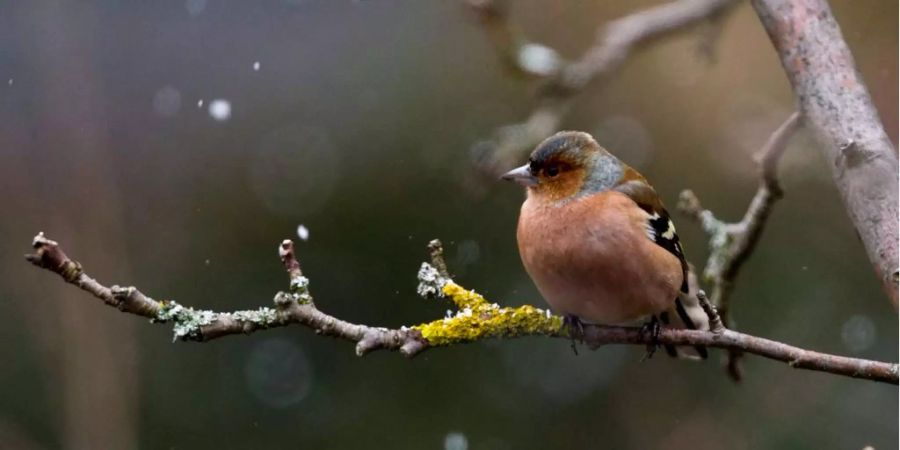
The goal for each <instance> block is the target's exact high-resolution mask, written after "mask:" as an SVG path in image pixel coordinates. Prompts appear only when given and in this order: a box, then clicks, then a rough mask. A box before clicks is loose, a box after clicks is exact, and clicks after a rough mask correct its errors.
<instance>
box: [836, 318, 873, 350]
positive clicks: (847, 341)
mask: <svg viewBox="0 0 900 450" xmlns="http://www.w3.org/2000/svg"><path fill="white" fill-rule="evenodd" d="M875 331H876V330H875V323H874V322H872V319H870V318H869V317H868V316H864V315H862V314H857V315H855V316H853V317H850V318H849V319H847V321H846V322H844V325H843V326H842V327H841V340H843V341H844V346H845V347H847V350H850V351H851V352H861V351H864V350H868V349H869V348H870V347H872V344H874V343H875V335H876V332H875Z"/></svg>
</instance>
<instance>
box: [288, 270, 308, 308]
mask: <svg viewBox="0 0 900 450" xmlns="http://www.w3.org/2000/svg"><path fill="white" fill-rule="evenodd" d="M291 291H292V292H294V294H295V297H296V300H297V302H298V303H300V304H301V305H303V304H307V303H312V299H313V298H312V295H310V294H309V278H306V277H304V276H302V275H301V276H299V277H294V278H291Z"/></svg>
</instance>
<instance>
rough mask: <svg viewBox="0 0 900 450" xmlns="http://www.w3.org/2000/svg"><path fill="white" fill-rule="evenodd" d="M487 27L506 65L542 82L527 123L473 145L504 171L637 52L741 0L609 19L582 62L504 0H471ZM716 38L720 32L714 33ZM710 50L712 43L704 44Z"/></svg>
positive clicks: (686, 2) (705, 1) (691, 1)
mask: <svg viewBox="0 0 900 450" xmlns="http://www.w3.org/2000/svg"><path fill="white" fill-rule="evenodd" d="M465 2H466V3H467V5H468V6H469V7H470V9H472V10H473V11H474V12H475V13H476V15H477V17H478V19H479V21H480V23H481V24H482V25H483V26H484V29H485V32H486V33H487V35H488V38H489V39H490V40H491V42H492V44H493V45H494V47H495V49H496V50H497V52H498V54H499V55H500V59H501V61H502V62H503V63H504V66H505V67H506V68H507V69H509V70H510V72H511V73H513V74H518V75H524V76H528V77H532V78H536V79H538V80H541V81H542V85H541V86H540V87H539V88H538V90H537V93H536V97H537V98H536V100H537V103H538V105H537V106H536V107H535V109H534V110H533V111H532V113H531V115H530V116H529V117H528V119H526V120H525V122H522V123H519V124H513V125H507V126H504V127H502V128H500V129H498V130H496V131H495V132H494V135H493V136H492V137H491V138H490V139H489V140H487V141H482V142H480V143H479V144H478V145H476V146H475V147H474V148H473V157H474V158H475V160H476V163H477V165H478V167H479V168H481V169H482V170H483V171H485V172H487V173H489V174H492V175H499V174H501V173H503V172H505V171H506V170H508V169H509V168H510V167H512V166H513V165H515V164H516V163H518V162H519V160H520V159H522V155H523V153H525V152H527V151H530V150H531V148H532V147H534V146H535V145H536V144H537V143H539V142H540V141H542V140H543V139H544V138H546V137H547V136H549V135H550V134H552V133H554V132H555V131H558V130H559V129H560V125H561V123H562V121H563V119H564V117H565V115H566V113H567V112H568V110H569V109H570V107H571V103H572V102H573V101H574V100H575V98H576V96H577V94H579V93H580V92H581V91H582V90H584V89H585V88H586V87H588V86H589V85H590V84H597V83H601V82H603V81H604V80H606V79H607V78H608V77H610V76H612V75H613V74H614V73H615V72H616V71H618V70H619V68H621V66H622V65H623V63H624V62H625V60H626V58H627V57H628V56H629V55H630V54H631V52H632V51H633V50H635V49H637V48H638V47H640V46H642V45H647V44H650V43H652V42H654V41H656V40H658V39H661V38H664V37H667V36H670V35H671V34H673V33H677V32H681V31H686V30H687V29H689V28H691V27H694V26H697V25H699V24H701V23H704V22H709V21H717V20H719V19H721V17H722V16H724V15H725V14H726V13H727V12H728V11H729V10H730V9H731V7H733V6H734V5H736V4H738V3H740V2H738V1H737V0H678V1H673V2H669V3H666V4H664V5H660V6H656V7H653V8H648V9H646V10H643V11H638V12H636V13H633V14H630V15H628V16H625V17H622V18H619V19H616V20H614V21H611V22H609V23H608V24H606V25H605V26H604V27H603V28H601V29H600V30H599V31H598V32H597V40H596V42H594V44H593V46H591V47H590V48H589V49H588V50H587V51H586V52H585V53H584V54H583V55H582V56H581V58H580V59H578V60H577V61H573V62H566V61H565V60H564V59H563V58H562V57H561V56H560V55H559V54H558V52H556V50H554V49H552V48H550V47H547V46H545V45H542V44H538V43H534V42H531V41H529V40H528V39H527V38H526V37H525V36H524V35H523V34H522V33H521V32H520V31H519V30H518V29H517V28H516V27H515V26H514V25H513V24H511V23H510V21H509V19H508V17H509V13H508V11H507V9H508V8H509V4H508V3H507V2H506V1H504V0H465ZM713 37H714V35H713ZM704 47H705V48H706V49H707V50H706V51H705V53H707V54H709V53H710V51H709V50H708V48H710V44H709V42H706V43H704Z"/></svg>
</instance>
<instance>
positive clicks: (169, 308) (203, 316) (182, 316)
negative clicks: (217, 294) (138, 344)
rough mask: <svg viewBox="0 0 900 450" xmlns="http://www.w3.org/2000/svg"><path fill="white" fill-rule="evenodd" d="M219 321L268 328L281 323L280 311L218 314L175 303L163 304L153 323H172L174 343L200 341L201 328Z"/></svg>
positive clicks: (258, 310)
mask: <svg viewBox="0 0 900 450" xmlns="http://www.w3.org/2000/svg"><path fill="white" fill-rule="evenodd" d="M218 320H234V321H238V322H251V323H254V324H256V325H259V326H262V327H268V326H271V325H273V324H275V323H278V322H279V321H280V319H279V317H278V311H277V310H275V309H273V308H268V307H263V308H259V309H256V310H245V311H235V312H228V313H217V312H214V311H209V310H196V309H194V308H190V307H185V306H182V305H181V304H179V303H178V302H175V301H164V302H161V307H160V309H159V312H158V313H157V315H156V317H155V318H154V319H152V321H153V322H172V324H173V327H172V331H173V336H172V342H175V341H177V340H179V339H180V340H190V339H200V338H201V337H202V333H201V328H202V327H204V326H207V325H211V324H212V323H213V322H216V321H218Z"/></svg>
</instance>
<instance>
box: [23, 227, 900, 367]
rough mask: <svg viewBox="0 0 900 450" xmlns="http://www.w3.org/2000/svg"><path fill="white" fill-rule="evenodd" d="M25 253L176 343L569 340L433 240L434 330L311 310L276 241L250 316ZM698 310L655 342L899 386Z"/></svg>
mask: <svg viewBox="0 0 900 450" xmlns="http://www.w3.org/2000/svg"><path fill="white" fill-rule="evenodd" d="M33 247H34V249H35V251H34V253H33V254H29V255H26V259H28V261H30V262H31V263H32V264H34V265H36V266H38V267H41V268H44V269H47V270H49V271H51V272H54V273H57V274H59V275H60V276H62V278H63V279H64V280H65V281H66V282H67V283H70V284H72V285H75V286H78V287H79V288H81V289H83V290H85V291H87V292H88V293H90V294H91V295H93V296H94V297H97V298H99V299H100V300H102V301H103V302H104V303H106V304H107V305H110V306H115V307H117V308H118V309H119V310H121V311H123V312H127V313H131V314H135V315H139V316H142V317H149V318H150V319H151V322H155V323H164V322H169V323H172V324H173V325H174V329H175V339H176V340H177V339H181V340H193V341H209V340H212V339H216V338H220V337H223V336H228V335H232V334H248V333H252V332H255V331H259V330H263V329H268V328H274V327H281V326H286V325H291V324H298V325H303V326H306V327H309V328H312V329H313V330H315V331H316V333H318V334H322V335H326V336H332V337H337V338H341V339H345V340H349V341H352V342H355V343H356V353H357V354H358V355H364V354H366V353H368V352H371V351H374V350H378V349H385V350H397V351H399V352H400V353H402V354H403V355H405V356H407V357H412V356H415V355H416V354H418V353H420V352H422V351H425V350H427V349H429V348H432V347H439V346H447V345H455V344H461V343H467V342H475V341H478V340H482V339H487V338H515V337H523V336H549V337H556V338H565V339H570V338H571V336H570V334H569V331H568V327H565V326H563V320H562V318H560V317H558V316H554V315H552V314H551V313H550V311H548V310H542V309H539V308H535V307H534V306H530V305H525V306H520V307H517V308H511V307H500V306H499V305H497V304H496V303H493V304H491V303H488V301H487V300H485V299H484V297H482V296H481V295H479V294H477V293H476V292H474V291H469V290H466V289H464V288H463V287H461V286H459V285H458V284H456V283H455V282H454V281H453V280H451V279H450V278H449V277H447V276H446V273H441V272H440V271H439V270H438V269H436V268H435V267H446V264H444V261H443V257H442V253H443V251H442V250H441V246H440V243H439V242H438V241H432V242H431V243H430V244H429V249H430V253H431V257H432V261H431V264H429V263H423V264H422V267H421V268H420V269H419V282H420V284H419V289H418V292H419V294H420V295H423V296H426V297H439V298H447V299H449V300H451V301H452V302H453V303H454V304H455V305H456V307H457V309H458V311H457V313H456V314H455V315H453V314H448V316H447V317H445V318H442V319H438V320H435V321H432V322H428V323H424V324H420V325H415V326H412V327H401V328H399V329H388V328H381V327H372V326H367V325H359V324H353V323H350V322H346V321H343V320H340V319H338V318H335V317H333V316H330V315H328V314H325V313H323V312H321V311H319V310H318V309H317V308H316V306H315V304H314V303H313V299H312V296H311V295H310V293H309V289H308V286H309V281H308V280H307V279H306V277H304V276H303V274H302V272H301V269H300V263H299V262H298V261H297V258H296V255H295V253H294V247H293V243H292V242H291V241H289V240H285V241H284V242H282V244H281V246H280V247H279V256H280V257H281V261H282V263H283V265H284V267H285V270H286V271H287V272H288V276H289V278H290V290H289V291H288V292H279V293H278V294H276V295H275V300H274V303H275V307H274V308H267V307H263V308H259V309H257V310H249V311H235V312H213V311H201V310H194V309H193V308H188V307H184V306H182V305H180V304H178V303H176V302H174V301H171V300H154V299H152V298H150V297H148V296H146V295H144V294H143V293H141V292H140V291H138V290H137V289H136V288H133V287H129V288H119V287H116V286H113V287H112V288H107V287H105V286H104V285H102V284H100V283H99V282H97V281H96V280H94V279H92V278H90V277H89V276H88V275H87V274H86V273H85V272H84V270H83V269H82V267H81V264H79V263H78V262H76V261H74V260H72V259H70V258H69V257H68V256H66V254H65V252H63V250H62V249H61V248H60V246H59V244H57V243H56V242H54V241H52V240H50V239H47V238H46V237H45V236H44V235H43V233H40V234H38V235H37V236H35V238H34V241H33ZM698 298H699V299H700V301H701V304H702V305H703V307H704V310H705V311H707V314H709V315H710V323H711V324H715V326H714V327H713V329H712V331H701V330H681V329H669V328H665V329H663V330H662V331H661V332H660V335H659V338H658V343H659V344H672V345H705V346H707V347H715V348H723V349H727V350H734V349H737V350H740V351H743V352H746V353H752V354H756V355H760V356H763V357H766V358H770V359H773V360H777V361H782V362H786V363H788V365H790V366H791V367H794V368H799V369H809V370H815V371H820V372H828V373H833V374H837V375H844V376H848V377H853V378H862V379H868V380H873V381H879V382H884V383H891V384H895V385H896V384H897V383H898V369H897V365H896V364H890V363H884V362H878V361H869V360H863V359H856V358H847V357H842V356H835V355H828V354H824V353H818V352H814V351H810V350H804V349H801V348H797V347H792V346H790V345H787V344H782V343H780V342H775V341H771V340H768V339H763V338H759V337H755V336H750V335H747V334H742V333H738V332H735V331H731V330H728V329H726V328H725V327H724V326H721V321H720V320H719V318H718V314H717V313H716V311H715V307H713V306H712V305H711V304H710V303H709V302H708V301H707V300H706V297H705V295H704V294H702V293H701V294H700V295H698ZM574 337H576V338H579V339H582V340H583V341H584V342H585V343H587V344H588V345H589V346H590V347H592V348H596V347H599V346H601V345H604V344H640V345H647V344H652V343H653V342H652V339H653V338H652V336H650V335H649V333H646V332H643V331H642V330H641V329H640V328H631V327H617V326H598V325H587V326H585V327H584V330H583V332H581V333H580V335H579V336H574Z"/></svg>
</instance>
